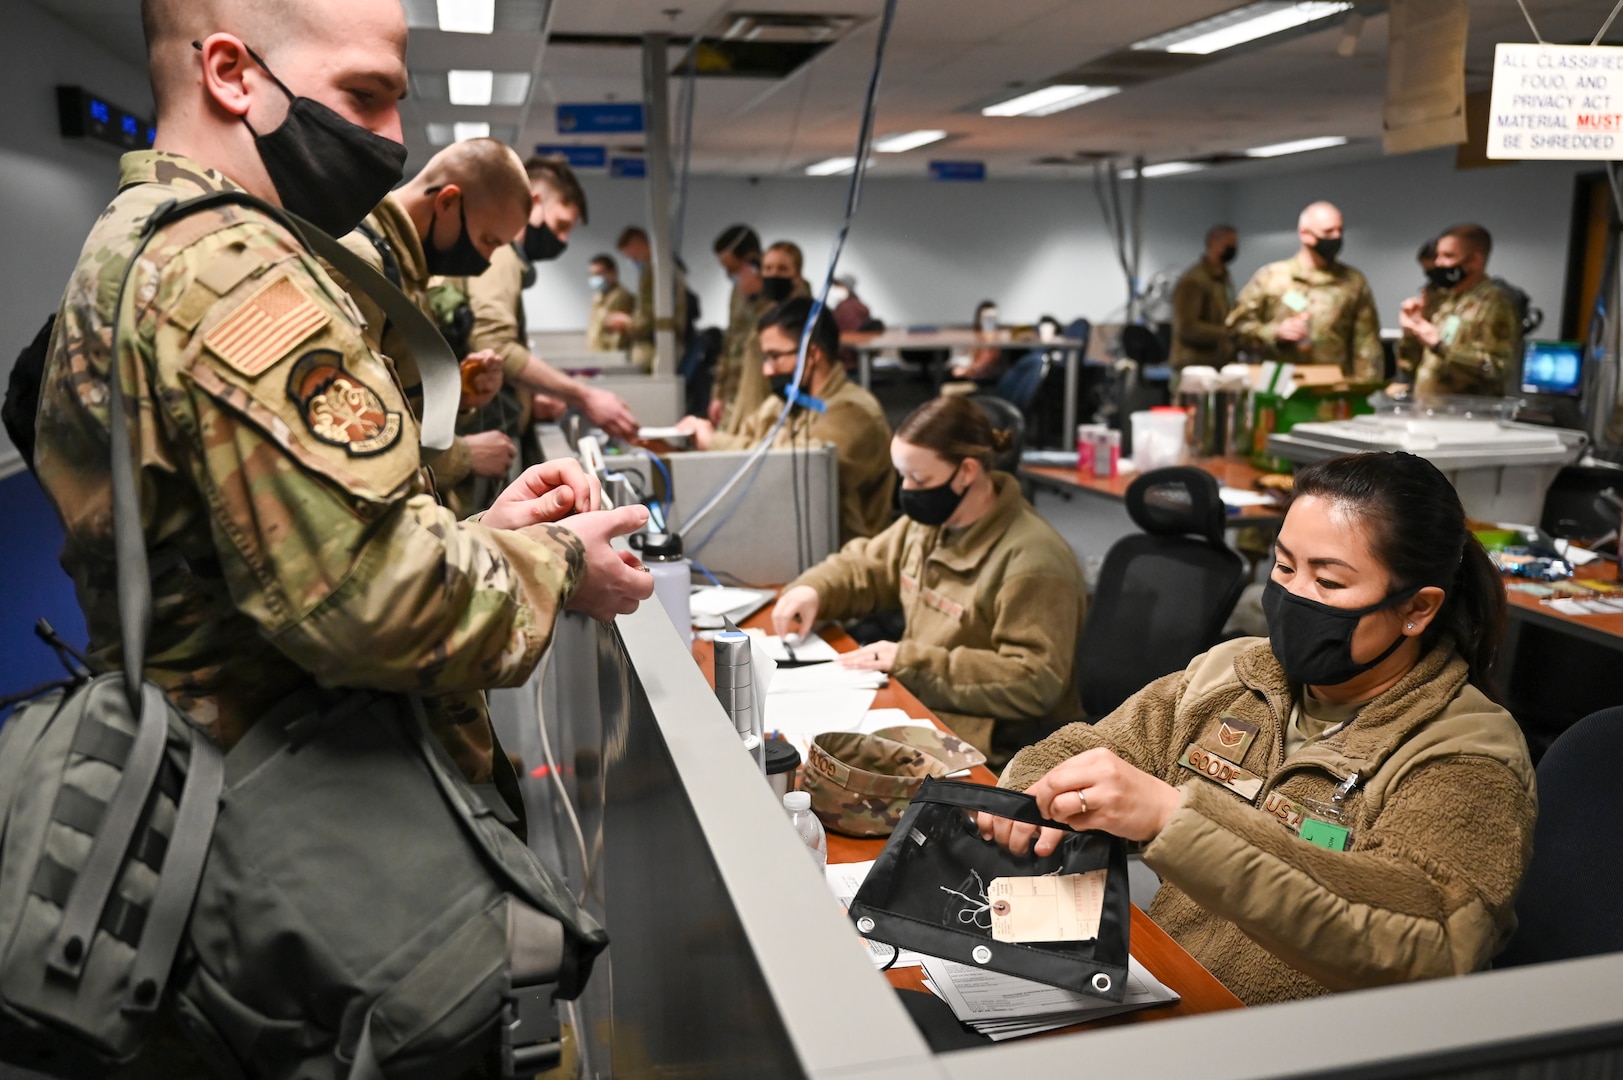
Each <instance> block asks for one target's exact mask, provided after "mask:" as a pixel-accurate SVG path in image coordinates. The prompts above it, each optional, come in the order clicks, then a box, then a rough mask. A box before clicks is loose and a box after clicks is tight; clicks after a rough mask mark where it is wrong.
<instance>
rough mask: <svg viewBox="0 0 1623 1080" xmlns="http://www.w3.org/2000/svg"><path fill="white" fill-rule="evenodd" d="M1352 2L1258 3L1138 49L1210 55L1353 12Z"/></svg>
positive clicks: (1151, 40) (1145, 42)
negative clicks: (1346, 12) (1343, 13)
mask: <svg viewBox="0 0 1623 1080" xmlns="http://www.w3.org/2000/svg"><path fill="white" fill-rule="evenodd" d="M1352 8H1353V5H1352V4H1351V3H1350V2H1349V0H1332V2H1311V3H1295V2H1294V0H1258V2H1257V3H1253V4H1246V5H1245V6H1244V7H1237V8H1235V9H1234V10H1233V11H1225V12H1223V14H1221V15H1213V16H1212V17H1211V18H1209V19H1201V20H1200V21H1199V22H1192V23H1190V24H1189V25H1188V26H1181V27H1179V28H1178V29H1176V30H1170V31H1168V32H1167V33H1165V34H1157V35H1156V36H1155V37H1152V38H1145V39H1144V40H1143V41H1140V42H1136V43H1135V44H1134V45H1133V48H1135V49H1153V50H1156V51H1159V52H1172V53H1193V54H1195V55H1197V56H1206V55H1209V54H1211V53H1214V52H1222V51H1223V50H1224V49H1232V48H1234V47H1235V46H1236V45H1244V44H1245V43H1246V42H1248V41H1255V40H1257V39H1258V38H1265V37H1270V36H1272V35H1274V34H1280V33H1284V32H1285V31H1286V30H1291V29H1294V28H1296V27H1298V26H1305V25H1307V24H1308V23H1314V22H1318V21H1320V20H1321V19H1328V18H1330V17H1331V16H1333V15H1340V14H1341V13H1342V12H1345V11H1351V10H1352Z"/></svg>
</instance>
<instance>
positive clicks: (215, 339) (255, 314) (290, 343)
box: [203, 273, 331, 379]
mask: <svg viewBox="0 0 1623 1080" xmlns="http://www.w3.org/2000/svg"><path fill="white" fill-rule="evenodd" d="M329 319H331V316H330V315H329V314H328V313H327V310H326V309H325V308H323V307H322V306H321V305H320V304H318V303H316V301H315V300H314V299H313V298H312V297H311V296H310V294H309V293H307V292H305V291H304V290H303V289H301V288H299V286H298V285H297V284H295V283H294V281H293V280H292V279H291V278H290V277H288V276H287V275H286V274H285V273H283V274H276V275H274V276H272V277H271V279H270V280H269V281H267V282H265V284H263V285H261V286H260V287H259V288H258V289H256V290H255V291H254V293H253V295H252V296H250V297H248V299H247V300H245V301H244V302H243V303H242V305H241V306H240V307H238V308H237V310H236V311H234V312H232V313H231V314H230V315H228V316H226V317H225V318H224V319H223V320H221V321H220V322H219V323H218V324H217V325H216V326H215V327H214V328H213V329H211V330H210V331H209V332H208V333H207V334H206V335H204V337H203V345H204V346H205V347H206V348H207V349H208V350H209V351H210V352H212V353H213V354H214V355H216V356H218V357H219V358H220V359H221V360H224V361H225V362H226V363H227V364H230V365H231V366H232V367H233V368H235V369H236V370H237V371H239V372H241V373H242V374H244V375H246V376H248V377H249V378H250V379H251V378H255V377H257V376H258V375H260V374H261V373H262V372H264V371H265V370H266V369H267V368H269V367H271V366H272V365H273V364H275V363H276V362H277V361H278V360H280V359H282V358H283V357H284V356H286V355H287V354H288V353H289V352H291V351H292V350H293V347H294V346H295V345H297V344H298V343H299V342H301V341H303V340H305V339H306V338H308V337H309V336H310V335H311V334H313V333H315V332H316V331H317V330H319V329H321V328H322V327H323V326H325V325H326V324H327V322H328V320H329Z"/></svg>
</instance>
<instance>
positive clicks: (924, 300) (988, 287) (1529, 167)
mask: <svg viewBox="0 0 1623 1080" xmlns="http://www.w3.org/2000/svg"><path fill="white" fill-rule="evenodd" d="M1593 167H1594V166H1593V165H1589V164H1579V163H1565V162H1553V163H1550V162H1523V163H1517V164H1513V165H1506V166H1500V167H1495V168H1487V169H1474V170H1465V171H1459V170H1456V169H1455V168H1454V152H1453V150H1452V149H1450V150H1442V151H1432V152H1428V153H1421V154H1409V155H1403V156H1400V157H1391V158H1382V159H1378V160H1374V161H1368V162H1364V163H1361V164H1355V165H1350V166H1340V167H1338V168H1335V169H1311V168H1302V167H1301V165H1300V164H1299V163H1292V164H1291V165H1288V166H1282V168H1289V169H1291V170H1292V171H1281V172H1279V173H1277V174H1275V175H1272V176H1270V175H1266V174H1265V173H1264V174H1261V175H1249V176H1247V177H1246V178H1244V179H1237V180H1219V179H1205V178H1201V179H1196V178H1179V179H1163V180H1152V181H1149V183H1148V188H1149V194H1148V197H1147V200H1146V204H1145V211H1144V256H1143V259H1144V261H1143V276H1144V277H1145V278H1146V279H1148V278H1149V277H1151V276H1153V275H1155V274H1156V273H1158V272H1165V273H1169V274H1176V273H1178V272H1179V271H1181V270H1182V269H1183V268H1184V267H1185V266H1187V265H1188V264H1189V263H1190V262H1192V261H1193V260H1194V259H1195V258H1196V256H1197V255H1198V253H1199V251H1200V245H1201V236H1202V234H1203V233H1204V232H1205V229H1206V227H1207V226H1208V225H1210V224H1212V223H1214V222H1216V221H1221V220H1227V221H1230V222H1232V223H1233V224H1234V225H1236V226H1237V227H1238V228H1239V230H1240V233H1241V242H1240V256H1239V259H1238V260H1237V261H1236V264H1235V275H1236V278H1237V284H1243V283H1244V281H1245V280H1246V279H1247V278H1249V277H1250V275H1251V273H1252V272H1253V271H1254V270H1256V268H1257V267H1258V266H1260V265H1262V264H1263V263H1265V262H1269V261H1272V260H1274V259H1279V258H1284V257H1285V256H1286V255H1288V254H1290V253H1291V252H1292V251H1294V250H1295V248H1296V215H1297V213H1298V211H1300V210H1301V208H1302V207H1303V206H1305V205H1306V204H1307V203H1309V202H1311V201H1313V200H1314V199H1320V198H1327V199H1330V200H1332V201H1334V202H1336V203H1338V204H1339V205H1340V206H1341V208H1342V210H1343V212H1344V213H1345V215H1346V218H1347V247H1346V257H1347V261H1348V262H1349V263H1350V264H1352V265H1353V266H1356V267H1358V268H1359V269H1360V270H1362V271H1364V273H1365V274H1367V275H1368V277H1369V279H1370V282H1371V285H1372V287H1373V288H1374V290H1375V299H1376V304H1377V308H1378V310H1379V312H1380V315H1381V320H1382V323H1383V324H1384V325H1386V326H1396V325H1397V313H1398V305H1399V303H1400V302H1401V301H1402V300H1403V298H1404V297H1406V296H1410V295H1412V294H1413V292H1414V291H1415V289H1416V288H1417V287H1418V285H1419V283H1420V272H1419V269H1418V268H1417V267H1416V265H1415V262H1414V252H1415V249H1417V248H1418V247H1419V246H1420V242H1421V240H1422V239H1424V238H1425V237H1426V236H1428V235H1435V234H1436V233H1437V232H1439V231H1441V230H1442V229H1444V228H1446V227H1447V226H1449V225H1452V224H1456V223H1458V222H1461V221H1472V220H1474V221H1479V222H1481V223H1482V224H1484V225H1486V226H1487V227H1488V228H1489V230H1490V231H1492V232H1493V234H1494V237H1495V245H1496V246H1495V254H1494V258H1493V262H1492V266H1491V269H1492V271H1493V272H1494V273H1496V274H1500V275H1502V276H1504V277H1507V278H1509V279H1511V280H1513V281H1515V282H1516V283H1517V284H1519V285H1521V286H1522V287H1523V288H1525V289H1527V290H1528V292H1529V293H1531V294H1532V296H1533V298H1534V303H1536V304H1537V305H1539V306H1541V307H1543V308H1544V310H1545V313H1546V316H1547V319H1548V320H1549V322H1548V325H1549V326H1550V327H1551V329H1550V331H1549V332H1551V333H1553V332H1554V323H1555V322H1556V321H1557V320H1558V319H1559V317H1560V308H1561V300H1562V295H1563V292H1562V290H1563V289H1564V287H1565V285H1564V278H1565V273H1566V258H1567V231H1568V222H1569V217H1570V214H1571V212H1572V190H1573V186H1572V185H1573V177H1574V176H1575V175H1576V174H1577V173H1578V172H1580V171H1584V170H1587V169H1593ZM1244 168H1246V169H1247V171H1248V172H1254V171H1255V172H1260V170H1261V169H1262V168H1263V167H1262V166H1261V165H1249V166H1245V167H1244ZM1213 175H1214V176H1221V175H1222V174H1221V172H1216V173H1214V174H1213ZM585 182H586V185H587V191H588V196H589V198H590V200H591V203H592V206H591V210H592V224H591V225H590V226H588V227H586V228H582V229H580V230H579V231H578V232H577V234H576V237H575V238H574V239H573V240H572V241H571V244H570V250H569V251H568V252H567V253H566V254H565V255H564V256H563V258H562V259H560V260H558V261H557V262H556V263H553V264H550V265H545V266H542V267H541V268H540V275H539V278H538V281H537V284H536V287H535V288H534V289H532V290H531V291H530V293H528V294H527V296H526V300H527V303H528V311H529V316H530V321H531V326H532V328H533V329H537V330H567V329H578V328H580V327H582V326H584V325H585V322H586V308H587V304H588V303H589V296H588V294H587V290H586V285H585V278H586V262H587V260H588V259H589V258H590V257H591V255H592V254H594V253H596V252H598V251H612V250H613V243H614V239H615V237H616V236H617V234H618V233H619V231H620V228H621V227H622V226H624V225H626V224H632V223H641V222H642V221H643V220H644V216H645V210H644V195H643V185H642V182H641V181H636V180H611V179H607V178H605V177H601V176H590V175H588V176H587V177H586V178H585ZM692 186H693V191H692V204H693V205H692V210H691V211H690V214H689V218H688V226H687V229H688V237H689V239H688V241H687V243H686V244H685V245H684V246H685V249H686V252H687V261H688V263H689V264H690V266H691V268H692V270H693V281H692V283H693V286H694V288H695V290H696V291H697V292H698V293H699V294H700V299H701V300H702V302H703V304H704V311H705V321H706V322H707V323H719V322H720V321H721V320H722V319H723V318H724V317H725V314H724V313H725V310H726V308H725V305H726V297H727V283H726V281H725V279H724V278H723V276H722V274H721V271H720V268H719V267H718V266H717V265H716V262H715V260H714V258H713V257H711V255H710V240H711V239H712V238H713V237H714V236H715V235H716V233H718V232H720V231H721V229H722V228H724V227H725V226H726V225H728V224H731V223H732V222H735V221H747V222H750V223H751V224H753V225H755V226H756V228H757V229H758V230H759V231H760V233H761V236H762V239H763V240H765V241H767V242H769V243H770V242H771V241H772V240H776V239H779V238H788V239H792V240H795V241H797V242H798V243H800V245H801V246H802V247H803V248H804V249H805V250H806V255H807V269H808V276H811V272H812V271H814V270H815V271H816V272H817V273H818V274H820V273H821V271H822V268H823V267H824V265H825V263H826V260H827V258H828V248H829V238H830V237H831V236H832V234H833V231H834V229H835V227H836V226H837V225H838V223H839V212H840V208H841V206H842V205H843V200H844V196H845V181H844V179H843V178H839V179H832V180H828V179H825V180H778V181H763V182H761V183H759V184H751V183H749V182H748V181H747V180H740V179H732V178H721V177H699V178H695V179H694V181H693V185H692ZM841 265H842V267H843V268H845V269H848V270H850V271H851V272H853V273H855V274H856V275H857V277H858V281H859V291H860V292H861V293H862V295H863V298H864V299H865V300H866V301H867V302H868V304H869V306H870V307H872V308H873V311H874V314H875V315H877V316H879V317H880V318H883V319H885V320H886V321H887V322H889V323H890V324H891V325H893V326H901V325H907V324H910V323H954V322H955V323H963V322H967V321H968V319H969V317H970V315H971V314H972V312H973V309H974V306H975V304H976V303H977V302H978V301H980V300H981V299H983V298H991V299H995V300H997V301H998V302H999V304H1000V308H1001V311H1002V314H1003V316H1004V318H1005V320H1006V321H1011V322H1021V321H1031V320H1034V319H1036V317H1037V316H1038V315H1041V314H1044V313H1051V314H1054V315H1057V316H1059V317H1061V318H1062V319H1069V318H1072V317H1074V316H1077V315H1082V316H1086V317H1087V318H1089V319H1092V320H1094V321H1095V322H1098V321H1107V320H1114V319H1119V318H1120V315H1121V310H1122V307H1123V302H1124V298H1125V292H1126V286H1125V284H1124V280H1123V277H1122V274H1121V271H1120V269H1119V268H1118V267H1117V265H1116V262H1115V258H1114V256H1113V254H1112V252H1111V249H1110V246H1109V243H1108V241H1107V240H1106V237H1105V233H1104V227H1103V223H1102V220H1101V218H1100V215H1099V211H1098V207H1097V204H1096V202H1095V200H1094V194H1093V186H1092V182H1091V181H1087V180H1070V181H1058V180H1055V181H1037V180H1024V181H1021V180H1015V181H1008V180H1006V181H997V180H993V181H989V182H987V183H982V184H964V183H957V184H952V183H931V182H929V181H923V180H873V181H870V182H869V183H868V184H867V186H866V189H865V191H864V198H863V203H862V208H861V210H860V212H859V214H858V216H857V220H856V224H855V225H854V227H853V229H852V233H851V239H850V242H849V243H848V245H847V247H846V253H845V257H844V259H843V261H842V263H841ZM621 273H622V277H623V278H624V279H626V281H627V284H628V286H630V287H635V280H636V275H635V271H634V270H632V269H631V268H629V267H622V269H621Z"/></svg>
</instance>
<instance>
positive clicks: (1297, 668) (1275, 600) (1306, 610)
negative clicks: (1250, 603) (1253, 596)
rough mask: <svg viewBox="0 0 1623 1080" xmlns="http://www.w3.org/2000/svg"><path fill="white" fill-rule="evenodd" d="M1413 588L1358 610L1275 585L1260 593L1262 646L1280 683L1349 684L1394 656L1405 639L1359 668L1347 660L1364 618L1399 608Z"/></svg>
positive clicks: (1393, 644)
mask: <svg viewBox="0 0 1623 1080" xmlns="http://www.w3.org/2000/svg"><path fill="white" fill-rule="evenodd" d="M1418 591H1419V590H1418V589H1404V590H1403V591H1402V592H1396V593H1393V594H1391V595H1390V596H1388V597H1387V598H1386V599H1384V600H1381V601H1380V602H1378V603H1374V604H1371V605H1370V606H1369V607H1362V608H1338V607H1332V606H1331V605H1329V604H1321V603H1319V602H1318V601H1317V600H1309V599H1308V598H1307V597H1305V596H1297V595H1296V594H1295V593H1293V592H1291V591H1290V590H1289V589H1287V588H1285V586H1283V585H1281V584H1280V583H1279V582H1277V581H1269V582H1268V585H1267V587H1266V588H1264V589H1263V591H1262V613H1263V614H1264V615H1265V616H1267V618H1268V644H1269V645H1270V646H1272V647H1273V650H1274V657H1275V658H1276V659H1277V660H1278V661H1279V666H1280V667H1281V668H1283V669H1284V671H1285V678H1287V679H1289V680H1290V681H1291V682H1293V683H1301V684H1303V685H1306V686H1337V685H1339V684H1341V683H1344V682H1347V681H1348V680H1350V679H1355V678H1357V677H1358V676H1360V675H1362V674H1363V673H1364V672H1366V671H1368V670H1370V669H1371V668H1373V667H1374V666H1375V665H1377V664H1379V663H1380V662H1381V661H1383V660H1385V659H1386V658H1387V657H1389V656H1391V655H1392V654H1393V653H1395V652H1397V651H1398V646H1400V645H1402V644H1403V643H1404V641H1405V640H1407V636H1406V635H1404V634H1399V635H1398V639H1397V640H1396V641H1394V642H1393V643H1392V644H1391V645H1389V646H1388V647H1387V648H1386V649H1385V650H1384V651H1383V652H1382V653H1381V654H1380V655H1379V656H1377V657H1376V658H1375V659H1373V660H1371V661H1369V662H1368V663H1364V664H1360V663H1358V662H1357V661H1356V660H1354V659H1353V655H1352V639H1353V633H1354V631H1356V630H1357V629H1358V624H1359V622H1360V621H1362V620H1363V618H1364V616H1365V615H1369V614H1371V613H1373V612H1377V611H1382V610H1385V609H1386V608H1389V607H1392V606H1393V605H1394V604H1401V603H1402V602H1403V601H1405V600H1407V599H1408V598H1409V597H1411V596H1413V595H1414V594H1415V593H1416V592H1418Z"/></svg>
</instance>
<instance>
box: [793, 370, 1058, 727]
mask: <svg viewBox="0 0 1623 1080" xmlns="http://www.w3.org/2000/svg"><path fill="white" fill-rule="evenodd" d="M1007 445H1008V443H1007V433H1005V432H994V431H993V430H992V425H991V424H990V423H989V422H988V421H987V419H986V415H985V414H984V413H982V412H981V410H980V408H979V407H978V406H976V405H975V404H974V403H973V402H971V401H968V400H966V399H964V398H961V397H958V398H936V399H935V400H933V401H929V402H926V403H925V404H923V405H921V406H919V407H918V408H917V409H915V410H914V411H913V413H912V414H911V415H909V416H908V417H907V419H905V420H903V421H902V423H901V426H900V427H898V428H897V429H896V437H895V438H894V439H892V440H891V442H890V458H891V462H892V463H893V464H894V465H895V466H896V470H897V472H899V473H901V477H902V491H901V506H902V513H903V515H904V516H903V517H902V518H901V519H900V520H899V521H897V522H896V523H895V524H894V525H892V526H891V527H890V528H888V529H886V530H885V531H884V532H882V533H880V534H879V535H878V536H875V537H873V538H871V539H866V540H853V541H852V542H851V543H849V544H846V545H845V547H844V548H842V549H841V550H840V551H839V552H838V553H837V554H834V555H831V556H829V557H828V558H827V559H825V560H823V561H822V562H821V563H819V564H818V565H816V566H814V567H812V568H811V569H810V570H808V571H807V572H806V573H804V574H802V575H801V576H800V577H799V578H798V579H797V580H796V581H794V582H792V583H791V584H790V586H789V587H788V588H787V589H785V590H784V593H783V596H782V597H781V598H780V599H779V600H778V606H777V607H776V608H774V609H773V612H772V622H773V626H774V627H775V628H776V632H777V633H779V634H784V633H801V634H805V633H808V632H809V631H810V630H811V628H812V624H813V623H814V622H816V621H817V618H818V617H819V615H821V616H822V617H824V618H836V619H840V618H856V617H859V616H862V615H869V614H872V613H873V612H876V611H884V610H887V609H894V608H897V607H900V608H901V609H902V613H903V614H904V615H905V616H906V619H907V629H906V630H905V631H904V632H903V634H902V639H901V640H900V641H879V642H875V643H874V644H871V645H868V646H866V647H864V648H863V649H861V650H859V651H857V652H854V653H847V654H846V655H845V656H844V657H843V658H842V662H844V663H846V664H847V665H848V666H852V667H859V668H867V669H870V670H874V671H888V672H890V673H891V674H892V675H894V676H895V677H896V678H897V679H898V680H900V681H901V683H902V685H904V686H906V687H907V688H908V689H909V690H911V691H912V692H913V693H914V694H916V695H918V698H919V700H920V701H922V702H924V704H926V705H928V706H929V707H930V708H931V709H934V710H935V711H936V713H937V714H938V715H939V716H940V717H941V720H942V722H943V723H945V724H946V725H947V726H948V727H950V728H952V729H953V730H954V731H956V732H957V733H958V734H959V735H960V736H962V737H963V738H964V739H966V740H967V741H968V742H970V743H972V744H974V745H975V746H977V747H979V748H980V749H981V750H983V751H989V750H990V749H991V742H992V730H993V726H994V725H995V724H997V723H999V722H1005V721H1020V720H1040V721H1044V722H1045V727H1046V728H1050V729H1051V728H1052V727H1054V726H1056V725H1058V724H1065V723H1070V722H1071V721H1073V720H1080V719H1081V718H1082V707H1081V703H1080V701H1079V700H1078V698H1077V691H1076V680H1075V676H1074V674H1073V672H1072V671H1071V665H1072V658H1073V656H1074V655H1075V652H1076V635H1077V630H1078V628H1079V627H1080V626H1081V624H1082V612H1083V607H1084V604H1085V601H1084V597H1085V593H1084V591H1083V583H1082V571H1081V569H1080V568H1079V567H1078V566H1077V564H1076V556H1075V555H1074V554H1072V552H1071V549H1070V547H1069V545H1067V544H1066V543H1065V541H1064V540H1062V539H1060V536H1059V534H1058V533H1056V532H1055V531H1054V530H1053V529H1052V528H1050V527H1049V526H1048V523H1047V522H1045V521H1043V519H1042V518H1040V517H1038V516H1037V513H1036V511H1034V510H1032V508H1031V507H1030V506H1029V505H1028V504H1027V503H1026V500H1025V499H1024V498H1023V497H1022V496H1021V494H1020V485H1019V483H1017V482H1016V481H1015V479H1014V477H1012V476H1009V475H1007V474H1005V473H999V472H993V471H991V460H992V456H993V454H994V452H995V451H997V450H999V449H1006V448H1007Z"/></svg>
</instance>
